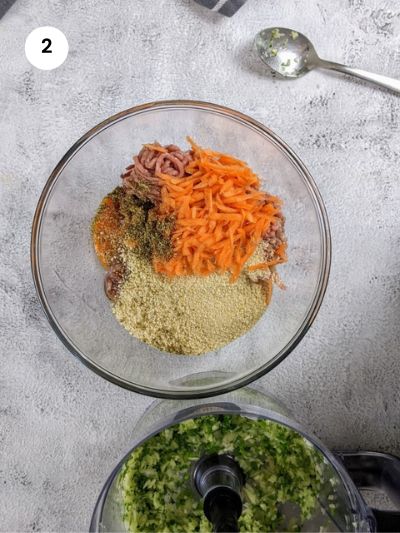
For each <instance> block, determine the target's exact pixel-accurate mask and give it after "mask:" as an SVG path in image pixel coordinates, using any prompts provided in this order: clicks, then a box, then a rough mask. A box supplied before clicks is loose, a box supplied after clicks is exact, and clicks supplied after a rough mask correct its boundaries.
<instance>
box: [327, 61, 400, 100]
mask: <svg viewBox="0 0 400 533" xmlns="http://www.w3.org/2000/svg"><path fill="white" fill-rule="evenodd" d="M318 66H320V67H322V68H326V69H329V70H336V71H338V72H344V73H345V74H350V75H351V76H356V77H357V78H361V79H362V80H367V81H370V82H372V83H376V85H380V86H381V87H385V88H386V89H390V90H392V91H395V92H398V93H400V80H395V79H393V78H388V77H387V76H381V75H380V74H373V73H372V72H367V71H366V70H360V69H358V68H351V67H347V66H346V65H341V64H340V63H333V62H332V61H325V60H324V59H321V60H320V62H319V63H318Z"/></svg>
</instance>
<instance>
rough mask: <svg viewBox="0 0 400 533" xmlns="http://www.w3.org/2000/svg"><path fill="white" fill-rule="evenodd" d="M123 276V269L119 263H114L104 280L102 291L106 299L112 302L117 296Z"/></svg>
mask: <svg viewBox="0 0 400 533" xmlns="http://www.w3.org/2000/svg"><path fill="white" fill-rule="evenodd" d="M124 276H125V267H124V265H123V264H122V263H120V262H115V263H114V264H113V265H112V266H111V268H110V269H109V271H108V272H107V274H106V275H105V278H104V291H105V293H106V295H107V297H108V298H109V299H110V300H111V301H112V302H114V301H115V300H116V299H117V297H118V294H119V290H120V288H121V284H122V282H123V280H124Z"/></svg>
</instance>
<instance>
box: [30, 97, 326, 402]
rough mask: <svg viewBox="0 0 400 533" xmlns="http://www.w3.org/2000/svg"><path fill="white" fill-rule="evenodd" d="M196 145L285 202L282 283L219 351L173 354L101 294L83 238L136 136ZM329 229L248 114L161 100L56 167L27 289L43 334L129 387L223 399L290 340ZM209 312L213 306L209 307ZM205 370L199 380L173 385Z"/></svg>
mask: <svg viewBox="0 0 400 533" xmlns="http://www.w3.org/2000/svg"><path fill="white" fill-rule="evenodd" d="M188 135H190V136H191V137H192V138H193V139H194V140H195V141H196V142H197V143H199V144H200V145H203V146H207V147H212V148H213V149H215V150H219V151H223V152H227V153H231V154H234V155H235V156H237V157H239V158H240V159H243V160H245V161H247V162H248V163H249V165H250V166H251V167H252V168H253V169H254V171H255V172H256V173H257V174H258V175H259V176H260V178H261V180H262V187H263V188H265V190H267V191H269V192H270V193H271V194H275V195H278V196H280V197H281V198H282V199H283V202H284V205H283V212H284V214H285V216H286V234H287V237H288V257H289V260H288V263H287V264H285V265H282V266H280V267H279V274H280V276H281V278H282V279H283V281H284V283H285V285H286V286H287V289H286V290H281V289H279V288H275V289H274V294H273V297H272V302H271V303H270V305H269V306H268V308H267V310H266V312H265V313H264V315H263V316H262V318H261V319H260V320H259V322H258V323H257V324H256V326H255V327H254V328H253V329H252V330H251V331H249V332H248V333H247V334H246V335H244V336H242V337H240V338H238V339H236V340H235V341H234V342H232V343H230V344H228V345H227V346H225V347H223V348H222V349H220V350H218V351H217V352H212V353H207V354H204V355H201V356H193V357H190V356H182V355H171V354H168V353H165V352H161V351H159V350H157V349H155V348H153V347H151V346H149V345H147V344H144V343H143V342H141V341H140V340H138V339H137V338H135V337H133V336H131V335H130V334H129V333H128V332H127V331H126V330H125V329H124V328H123V327H122V326H121V325H120V324H119V322H118V321H117V320H116V318H115V317H114V315H113V313H112V310H111V308H110V303H109V301H108V300H107V298H106V296H105V294H104V290H103V279H104V270H103V269H102V267H101V265H100V264H99V262H98V260H97V258H96V255H95V252H94V250H93V246H92V242H91V233H90V226H91V220H92V218H93V216H94V214H95V213H96V210H97V208H98V206H99V203H100V201H101V200H102V198H103V197H104V196H105V195H106V194H108V193H109V192H110V191H111V190H113V189H114V188H115V187H116V186H117V185H119V184H120V174H121V171H122V170H123V169H124V168H125V167H126V166H127V165H129V164H130V162H131V160H132V155H133V154H135V153H137V152H138V151H139V150H140V148H141V145H142V143H146V142H153V141H155V140H157V141H159V142H160V143H162V144H165V143H175V144H178V145H180V146H182V147H185V146H186V137H187V136H188ZM330 246H331V242H330V234H329V226H328V220H327V216H326V212H325V208H324V205H323V203H322V200H321V197H320V194H319V192H318V190H317V187H316V186H315V183H314V181H313V179H312V177H311V176H310V174H309V172H308V171H307V169H306V168H305V166H304V165H303V163H302V162H301V161H300V160H299V158H298V157H297V156H296V155H295V154H294V153H293V151H292V150H291V149H290V148H289V147H288V146H287V145H286V144H285V143H284V142H283V141H282V140H281V139H279V138H278V137H277V136H276V135H275V134H274V133H273V132H272V131H270V130H269V129H268V128H266V127H265V126H263V125H262V124H260V123H258V122H256V121H255V120H253V119H251V118H249V117H247V116H246V115H243V114H242V113H239V112H237V111H233V110H231V109H227V108H225V107H221V106H218V105H215V104H208V103H202V102H192V101H166V102H156V103H151V104H146V105H141V106H138V107H134V108H132V109H128V110H126V111H123V112H122V113H119V114H117V115H114V116H113V117H111V118H109V119H107V120H105V121H104V122H102V123H101V124H99V125H98V126H96V127H95V128H93V129H92V130H90V131H89V132H88V133H86V134H85V135H84V136H83V137H82V138H81V139H80V140H79V141H78V142H77V143H76V144H75V145H74V146H72V148H71V149H70V150H69V151H68V152H67V153H66V154H65V156H64V157H63V158H62V159H61V161H60V162H59V163H58V165H57V166H56V168H55V169H54V171H53V172H52V174H51V176H50V178H49V180H48V182H47V183H46V186H45V188H44V190H43V193H42V195H41V197H40V200H39V203H38V206H37V210H36V214H35V217H34V221H33V228H32V243H31V260H32V270H33V276H34V281H35V285H36V289H37V292H38V295H39V298H40V300H41V303H42V305H43V308H44V310H45V312H46V314H47V317H48V319H49V321H50V324H51V325H52V327H53V329H54V330H55V332H56V333H57V335H58V336H59V338H60V339H61V340H62V342H63V343H64V344H65V346H66V347H67V348H68V349H69V350H70V351H71V353H72V354H74V355H75V356H77V357H78V358H79V359H80V360H81V361H82V362H83V363H84V364H85V365H87V366H88V367H89V368H91V369H92V370H94V371H95V372H97V373H98V374H100V375H101V376H103V377H104V378H106V379H108V380H109V381H111V382H113V383H116V384H118V385H120V386H122V387H125V388H127V389H130V390H133V391H136V392H139V393H143V394H147V395H150V396H157V397H164V398H195V397H209V396H211V395H216V394H222V393H224V392H228V391H230V390H234V389H235V388H238V387H242V386H243V385H246V384H248V383H250V382H252V381H253V380H255V379H257V378H259V377H260V376H262V375H263V374H265V373H266V372H268V371H270V370H271V369H272V368H274V367H275V366H276V365H277V364H278V363H279V362H280V361H282V360H283V359H284V358H285V357H286V356H287V355H288V354H289V353H290V352H291V351H292V350H293V348H294V347H295V346H296V345H297V344H298V343H299V342H300V340H301V339H302V337H303V336H304V334H305V333H306V331H307V330H308V328H309V327H310V326H311V324H312V322H313V320H314V318H315V316H316V314H317V312H318V310H319V307H320V305H321V302H322V299H323V296H324V293H325V289H326V286H327V281H328V275H329V268H330ZM209 312H210V313H212V312H213V310H212V309H210V310H209ZM203 372H208V373H209V374H208V375H209V376H211V375H212V377H208V378H207V379H205V380H203V381H202V382H200V381H199V380H197V381H196V384H194V383H188V382H186V381H183V378H184V376H187V375H189V374H191V375H193V374H202V373H203Z"/></svg>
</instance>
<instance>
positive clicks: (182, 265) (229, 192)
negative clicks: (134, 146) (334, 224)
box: [154, 139, 286, 282]
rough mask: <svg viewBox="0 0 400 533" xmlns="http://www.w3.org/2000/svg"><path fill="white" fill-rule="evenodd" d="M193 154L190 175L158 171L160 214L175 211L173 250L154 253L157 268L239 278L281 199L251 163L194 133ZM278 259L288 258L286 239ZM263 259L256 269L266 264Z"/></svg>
mask: <svg viewBox="0 0 400 533" xmlns="http://www.w3.org/2000/svg"><path fill="white" fill-rule="evenodd" d="M189 142H190V144H191V147H192V153H193V160H192V161H191V162H190V163H189V164H188V166H187V167H186V169H185V170H186V173H187V174H188V176H187V177H185V178H179V179H178V178H174V177H171V176H169V175H166V174H162V173H159V174H158V175H157V177H158V178H159V179H160V180H161V182H162V190H161V205H160V207H159V214H160V215H161V216H165V215H174V216H175V220H176V223H175V230H174V233H173V245H174V251H175V253H174V256H173V257H172V259H170V260H167V261H162V260H159V259H157V258H156V259H154V268H155V269H156V270H157V271H158V272H161V273H164V274H166V275H168V276H179V275H190V274H196V275H209V274H211V273H213V272H230V273H231V281H232V282H233V281H235V280H236V279H237V278H238V277H239V275H240V273H241V271H242V270H243V268H244V265H245V263H246V261H247V260H248V259H249V258H250V257H251V256H252V254H253V253H254V251H255V249H256V248H257V246H258V244H259V243H260V241H261V239H262V237H263V236H264V235H265V234H266V233H268V230H269V229H270V227H271V225H272V224H274V222H276V221H277V220H278V217H280V216H281V214H280V205H281V201H280V199H279V198H276V197H274V196H271V195H269V194H267V193H265V192H263V191H261V190H260V180H259V178H258V176H257V175H256V174H255V173H254V172H253V171H252V170H251V169H250V167H249V166H248V165H247V164H246V163H244V162H243V161H240V160H239V159H236V158H234V157H232V156H230V155H227V154H222V153H219V152H215V151H213V150H209V149H203V148H201V147H200V146H198V145H196V144H195V143H194V142H193V141H192V140H191V139H189ZM277 256H278V258H277V259H276V260H275V258H274V261H273V264H278V263H282V262H284V261H285V260H286V244H282V245H280V246H279V247H278V250H277ZM269 266H272V264H271V262H270V263H260V264H258V265H254V266H253V267H251V270H256V269H259V268H267V267H269Z"/></svg>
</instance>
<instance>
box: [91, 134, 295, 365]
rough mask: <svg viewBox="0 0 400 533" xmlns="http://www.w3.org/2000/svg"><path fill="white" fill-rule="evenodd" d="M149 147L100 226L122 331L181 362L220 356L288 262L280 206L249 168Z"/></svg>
mask: <svg viewBox="0 0 400 533" xmlns="http://www.w3.org/2000/svg"><path fill="white" fill-rule="evenodd" d="M189 141H190V143H191V150H189V151H186V152H184V151H182V150H181V149H180V148H178V147H177V146H175V145H167V146H161V145H160V144H158V143H154V144H147V145H144V146H143V149H142V150H141V151H140V153H139V154H138V155H137V156H135V157H134V160H133V164H132V165H130V166H129V167H127V169H126V170H125V172H124V173H123V174H122V176H121V178H122V186H121V187H117V188H116V189H114V191H113V192H112V193H110V194H109V195H107V196H106V197H105V198H104V199H103V200H102V202H101V204H100V207H99V209H98V212H97V213H96V216H95V217H94V219H93V222H92V236H93V244H94V248H95V251H96V254H97V256H98V258H99V260H100V262H101V264H102V266H103V267H104V268H105V269H106V270H107V274H106V277H105V292H106V294H107V296H108V297H109V298H110V300H111V301H112V305H113V311H114V313H115V316H116V317H117V319H118V320H119V321H120V322H121V324H122V325H123V326H124V327H125V328H126V329H127V330H128V331H129V332H130V333H131V334H133V335H135V336H136V337H138V338H139V339H141V340H143V341H144V342H147V343H148V344H151V345H152V346H155V347H157V348H159V349H161V350H165V351H168V352H172V353H177V354H185V355H197V354H202V353H205V352H208V351H213V350H216V349H218V348H220V347H222V346H224V345H225V344H227V343H229V342H231V341H232V340H234V339H235V338H237V337H239V336H241V335H243V334H244V333H246V332H247V331H248V330H249V329H250V328H251V327H253V326H254V324H255V323H256V322H257V321H258V319H259V318H260V317H261V315H262V314H263V312H264V310H265V308H266V306H267V305H268V303H269V300H270V298H271V294H272V284H273V282H276V283H278V285H280V286H282V283H281V282H280V280H279V277H278V274H277V272H276V265H278V264H280V263H284V262H285V261H286V247H287V245H286V238H285V234H284V217H283V215H282V212H281V207H280V206H281V201H280V199H279V198H277V197H275V196H271V195H270V194H268V193H266V192H264V191H262V190H260V181H259V178H258V177H257V176H256V175H255V174H254V173H253V172H252V170H251V169H250V168H249V167H248V166H247V164H246V163H244V162H242V161H240V160H239V159H236V158H234V157H232V156H230V155H227V154H222V153H219V152H215V151H212V150H208V149H203V148H201V147H199V146H197V145H196V144H195V143H194V142H193V141H191V140H189Z"/></svg>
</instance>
